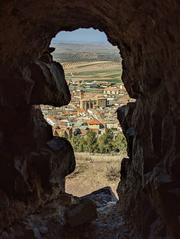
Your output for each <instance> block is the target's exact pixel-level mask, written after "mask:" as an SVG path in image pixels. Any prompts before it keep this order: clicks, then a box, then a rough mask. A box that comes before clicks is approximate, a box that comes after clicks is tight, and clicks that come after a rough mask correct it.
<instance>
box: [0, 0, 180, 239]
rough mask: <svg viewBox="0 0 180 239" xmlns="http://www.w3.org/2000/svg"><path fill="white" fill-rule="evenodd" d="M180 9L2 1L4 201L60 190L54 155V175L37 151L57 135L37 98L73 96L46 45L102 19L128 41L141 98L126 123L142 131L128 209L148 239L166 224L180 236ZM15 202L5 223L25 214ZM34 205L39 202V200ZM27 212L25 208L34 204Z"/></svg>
mask: <svg viewBox="0 0 180 239" xmlns="http://www.w3.org/2000/svg"><path fill="white" fill-rule="evenodd" d="M179 7H180V6H179V1H178V0H171V1H170V0H165V1H163V2H162V1H161V2H157V1H155V0H152V1H149V2H147V1H144V0H139V1H138V0H128V1H125V0H121V1H116V0H113V1H108V0H103V1H97V0H96V1H95V0H89V1H88V3H87V1H82V0H78V1H71V0H70V1H64V0H54V1H38V2H37V1H35V0H31V1H26V2H23V3H22V2H21V1H19V2H17V1H13V2H7V1H2V3H1V8H2V14H1V16H0V21H1V36H0V45H1V49H0V53H1V65H0V72H1V83H0V93H1V97H0V108H1V112H2V113H1V119H0V132H1V137H0V141H1V176H0V187H1V190H2V195H3V197H4V198H6V201H7V202H8V203H7V205H6V206H8V205H9V198H10V202H12V201H13V200H15V201H16V200H18V201H16V203H17V205H18V202H19V200H20V201H21V202H24V200H25V201H26V202H28V203H29V202H30V200H32V197H33V198H35V199H36V200H35V201H37V204H36V207H38V205H39V204H41V203H40V201H41V202H42V201H43V200H42V198H44V197H45V198H46V199H45V200H44V202H45V201H47V200H48V196H47V194H46V192H47V191H48V193H49V190H50V189H52V188H53V186H52V185H48V182H49V180H50V177H51V173H49V171H48V170H49V168H48V160H47V168H46V169H47V172H48V173H49V174H48V176H47V175H45V174H44V173H42V172H41V161H38V160H40V159H41V158H42V155H41V154H40V155H37V154H34V152H37V151H38V152H39V151H40V148H44V147H45V148H46V143H47V141H49V140H53V139H52V135H51V129H49V127H48V126H47V125H45V124H44V123H41V126H40V124H39V122H40V121H42V122H43V120H42V119H41V120H40V118H41V116H40V112H39V111H38V110H37V109H36V110H35V109H34V107H32V106H31V105H32V104H40V103H42V101H43V100H46V103H47V104H50V105H62V104H64V103H67V102H68V101H69V100H70V96H69V93H68V89H67V88H66V83H65V81H64V78H63V69H62V68H61V66H60V65H57V64H56V63H54V62H53V61H52V60H51V59H49V58H48V60H47V58H46V57H45V55H46V56H47V55H48V51H49V50H48V45H49V43H50V40H51V38H52V37H53V36H54V35H55V34H56V33H57V32H59V31H61V30H74V29H77V28H79V27H94V28H98V29H99V30H103V31H105V32H106V34H107V36H108V39H109V41H110V42H111V43H112V44H116V45H117V46H118V47H119V48H120V50H121V55H122V58H123V70H124V71H123V81H124V84H125V87H126V89H127V91H128V93H129V94H130V96H131V97H133V98H136V99H137V103H136V105H135V107H134V109H133V110H132V111H131V110H130V111H129V112H130V113H129V115H128V118H127V119H126V121H123V122H126V125H125V127H128V126H129V125H130V126H131V127H130V128H134V136H133V142H131V143H132V152H131V158H130V159H128V160H126V161H124V163H123V172H122V175H124V176H123V178H122V183H121V185H120V187H119V194H120V197H121V201H122V208H123V210H124V211H125V212H126V214H127V220H128V221H129V223H130V225H131V229H132V231H136V233H137V232H138V233H140V234H141V235H143V237H148V235H149V234H150V233H151V232H150V231H151V229H152V230H153V231H154V232H153V233H156V232H157V233H159V234H161V232H158V229H157V227H158V226H159V225H161V228H162V230H164V231H166V230H167V233H168V232H169V233H171V235H172V237H174V238H178V237H179V213H180V208H179V203H178V202H179V197H180V196H179V187H180V185H179V176H178V175H179V129H180V126H179V125H180V121H179V102H180V97H179V94H178V90H179V88H180V85H179V80H178V76H179V73H180V72H179V56H180V54H179V40H180V34H179V30H178V29H179V23H180V18H179ZM42 61H43V63H42ZM49 61H50V62H49ZM52 69H54V70H52ZM54 71H56V72H59V73H58V74H60V75H61V78H62V81H61V83H62V84H63V85H64V87H63V89H65V90H63V91H61V90H60V86H59V85H58V84H56V83H57V82H55V81H53V79H55V78H56V74H55V73H54ZM48 79H52V81H49V80H48ZM39 89H41V91H40V92H41V94H38V92H39ZM54 92H55V94H54ZM67 95H68V97H66V96H67ZM129 108H131V107H129ZM65 144H66V143H65ZM51 147H52V148H51ZM66 147H67V148H68V149H69V148H71V146H69V145H67V144H66ZM66 147H65V148H66ZM67 148H66V150H65V151H63V152H61V150H60V149H59V154H60V156H59V157H61V158H63V157H64V158H66V157H68V158H69V159H70V158H71V160H70V161H71V162H70V163H69V165H68V166H67V168H68V170H67V168H66V170H65V171H63V175H66V174H67V173H68V172H71V171H72V169H73V166H72V165H73V153H72V155H71V156H67ZM48 150H49V148H48ZM53 150H54V148H53V146H52V145H51V146H50V151H48V152H46V153H47V158H48V157H49V158H50V155H51V154H56V153H54V151H53ZM71 152H72V149H71ZM32 155H33V156H32ZM34 157H35V158H36V159H34ZM43 157H44V156H43ZM7 162H8V163H7ZM34 162H38V165H36V166H35V168H36V170H37V172H36V173H35V175H34V174H31V173H30V172H31V169H32V168H31V167H34ZM35 164H36V163H35ZM32 165H33V166H32ZM24 169H26V170H25V171H24ZM27 172H28V173H29V174H28V177H29V179H28V181H27V180H26V179H27V174H26V173H27ZM36 177H37V178H38V180H36ZM39 178H40V179H39ZM22 179H23V180H22ZM39 180H40V181H41V183H40V185H39ZM14 182H15V183H14ZM22 182H23V183H22ZM32 185H36V186H35V187H33V186H32ZM44 185H46V186H47V185H48V187H46V186H44ZM22 190H23V192H26V193H24V194H22ZM124 192H127V193H126V194H124ZM45 195H46V196H45ZM48 195H49V194H48ZM52 197H53V193H52V195H51V196H50V197H49V198H52ZM28 203H27V204H28ZM125 203H126V204H125ZM10 204H11V203H10ZM30 204H31V203H30ZM17 205H16V206H15V207H14V209H13V210H14V212H16V213H15V214H16V216H13V215H14V213H12V216H9V217H8V219H7V222H6V224H7V225H8V223H12V222H13V220H14V219H15V218H17V219H18V218H20V217H21V215H22V212H19V211H18V210H17V208H18V206H17ZM23 205H24V204H23ZM42 205H43V203H42ZM123 205H124V206H123ZM8 208H9V211H12V208H11V207H9V206H8ZM29 208H31V210H33V208H34V205H31V206H29ZM28 210H29V209H28ZM31 210H30V211H31ZM22 211H23V213H24V212H25V213H27V208H26V207H25V208H24V210H22ZM6 213H7V212H6ZM1 217H4V213H3V212H2V213H1ZM1 221H2V227H4V222H3V220H1ZM150 225H151V227H150ZM167 233H166V232H165V234H167ZM153 236H154V238H155V234H153Z"/></svg>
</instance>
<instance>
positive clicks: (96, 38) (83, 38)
mask: <svg viewBox="0 0 180 239" xmlns="http://www.w3.org/2000/svg"><path fill="white" fill-rule="evenodd" d="M59 42H63V43H65V42H85V43H86V42H87V43H93V42H94V43H102V42H103V43H106V42H107V37H106V34H105V33H104V32H100V31H98V30H94V29H93V28H89V29H82V28H80V29H78V30H75V31H72V32H65V31H62V32H60V33H58V34H57V35H56V37H55V38H53V39H52V43H59Z"/></svg>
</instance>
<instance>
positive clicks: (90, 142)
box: [85, 131, 97, 153]
mask: <svg viewBox="0 0 180 239" xmlns="http://www.w3.org/2000/svg"><path fill="white" fill-rule="evenodd" d="M85 141H86V145H87V150H88V152H89V153H92V152H94V148H95V145H96V143H97V134H96V133H95V132H92V131H89V132H88V133H87V134H86V136H85Z"/></svg>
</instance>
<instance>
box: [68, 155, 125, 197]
mask: <svg viewBox="0 0 180 239" xmlns="http://www.w3.org/2000/svg"><path fill="white" fill-rule="evenodd" d="M123 157H124V155H121V154H119V155H107V154H105V155H103V154H96V155H93V154H87V153H76V170H75V172H74V173H72V174H71V175H69V176H68V177H67V178H66V192H67V193H70V194H73V195H74V196H83V195H85V194H89V193H91V192H92V191H95V190H97V189H99V188H102V187H105V186H110V187H111V188H112V190H113V192H114V193H115V194H116V189H117V186H118V182H119V180H120V164H121V160H122V158H123ZM116 195H117V194H116Z"/></svg>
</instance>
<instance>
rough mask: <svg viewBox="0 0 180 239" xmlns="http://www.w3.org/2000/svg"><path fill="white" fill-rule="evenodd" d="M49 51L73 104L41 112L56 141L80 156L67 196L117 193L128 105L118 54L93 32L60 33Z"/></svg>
mask: <svg viewBox="0 0 180 239" xmlns="http://www.w3.org/2000/svg"><path fill="white" fill-rule="evenodd" d="M51 46H52V47H54V48H55V51H54V52H53V53H52V55H53V58H54V60H56V61H57V62H59V63H60V64H61V65H62V66H63V68H64V71H65V77H66V81H67V83H68V85H69V89H70V92H71V97H72V99H71V103H70V104H69V105H67V106H64V107H61V108H58V107H51V106H41V108H42V111H43V113H44V116H45V118H46V120H47V121H48V123H50V124H51V125H52V126H53V133H54V135H56V136H61V137H65V138H67V139H68V140H69V141H70V142H71V144H72V146H73V148H74V151H75V154H76V162H77V166H76V170H75V172H74V173H73V174H71V175H70V176H68V177H67V179H66V192H68V193H72V194H73V195H76V196H82V195H85V194H88V193H90V192H92V191H94V190H97V189H99V188H102V187H105V186H110V187H111V188H112V190H113V191H114V192H116V188H117V184H118V182H119V178H120V173H119V171H120V160H121V159H122V158H123V157H125V156H126V154H127V153H126V140H125V138H124V136H123V133H122V129H121V127H120V125H119V122H118V120H117V113H116V111H117V109H118V107H120V106H122V105H124V104H127V102H129V101H130V98H129V96H128V94H127V92H126V90H125V88H124V85H123V83H122V80H121V76H122V65H121V57H120V53H119V50H118V48H117V47H115V46H112V45H111V44H110V43H109V42H108V40H107V37H106V35H105V33H102V32H100V31H98V30H94V29H78V30H75V31H73V32H60V33H59V34H57V36H56V37H55V38H53V39H52V42H51Z"/></svg>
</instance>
